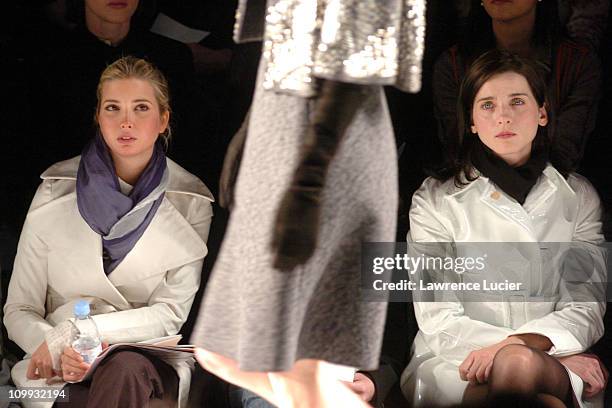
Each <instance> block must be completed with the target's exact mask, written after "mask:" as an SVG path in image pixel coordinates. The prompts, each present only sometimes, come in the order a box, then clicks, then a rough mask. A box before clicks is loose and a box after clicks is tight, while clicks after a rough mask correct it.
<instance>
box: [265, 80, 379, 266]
mask: <svg viewBox="0 0 612 408" xmlns="http://www.w3.org/2000/svg"><path fill="white" fill-rule="evenodd" d="M367 89H368V87H366V86H363V85H355V84H349V83H343V82H337V81H331V80H322V81H321V88H320V91H319V95H318V96H317V99H316V100H315V108H314V114H313V117H312V124H311V126H310V127H309V129H308V131H307V132H306V134H305V135H304V140H303V144H302V149H301V161H300V162H299V164H298V167H297V169H296V170H295V173H294V175H293V179H292V181H291V185H290V186H289V189H288V191H287V192H286V193H285V195H284V197H283V199H282V200H281V203H280V206H279V210H278V214H277V218H276V222H275V225H274V234H273V240H272V248H273V250H274V251H275V252H276V258H275V260H274V267H275V268H277V269H279V270H286V271H290V270H292V269H293V268H294V267H296V266H297V265H300V264H304V263H305V262H306V261H307V260H308V259H309V258H310V257H311V256H312V254H313V252H314V250H315V247H316V243H317V235H318V230H319V225H318V224H319V212H320V209H319V204H320V201H321V193H322V191H323V186H324V184H325V177H326V176H327V170H328V169H329V165H330V163H331V161H332V159H333V157H334V155H335V154H336V151H337V150H338V146H339V145H340V142H341V141H342V138H343V136H344V134H345V131H346V129H347V127H348V126H349V125H350V123H351V122H352V120H353V117H354V115H355V112H357V109H358V108H359V106H360V105H361V102H362V100H363V98H364V96H365V94H366V90H367ZM373 137H374V135H373Z"/></svg>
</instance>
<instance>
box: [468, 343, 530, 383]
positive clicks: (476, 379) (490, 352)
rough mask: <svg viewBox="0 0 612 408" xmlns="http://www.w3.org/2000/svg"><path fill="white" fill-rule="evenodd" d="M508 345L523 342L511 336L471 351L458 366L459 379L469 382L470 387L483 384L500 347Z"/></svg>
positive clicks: (487, 378)
mask: <svg viewBox="0 0 612 408" xmlns="http://www.w3.org/2000/svg"><path fill="white" fill-rule="evenodd" d="M509 344H523V345H524V344H525V342H523V341H522V340H521V339H519V338H517V337H516V336H511V337H508V338H506V339H504V340H502V341H500V342H499V343H496V344H493V345H492V346H488V347H484V348H481V349H480V350H474V351H472V352H471V353H470V354H468V356H467V358H466V359H465V360H463V363H461V365H460V366H459V376H460V377H461V379H462V380H463V381H469V382H470V384H472V385H476V384H485V383H486V382H487V381H488V380H489V374H490V373H491V368H492V367H493V359H494V358H495V355H496V354H497V352H498V351H499V350H501V348H502V347H504V346H507V345H509Z"/></svg>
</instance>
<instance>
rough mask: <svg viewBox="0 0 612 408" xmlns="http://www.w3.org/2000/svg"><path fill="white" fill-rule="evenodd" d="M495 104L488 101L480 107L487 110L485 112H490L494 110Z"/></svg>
mask: <svg viewBox="0 0 612 408" xmlns="http://www.w3.org/2000/svg"><path fill="white" fill-rule="evenodd" d="M493 107H494V106H493V102H491V101H486V102H485V103H483V104H482V105H480V108H481V109H485V110H490V109H493Z"/></svg>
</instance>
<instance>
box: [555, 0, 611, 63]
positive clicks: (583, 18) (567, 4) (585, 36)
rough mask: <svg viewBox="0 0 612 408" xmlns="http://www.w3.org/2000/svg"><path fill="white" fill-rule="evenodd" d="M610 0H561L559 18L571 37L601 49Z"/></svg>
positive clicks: (595, 48) (595, 49) (594, 48)
mask: <svg viewBox="0 0 612 408" xmlns="http://www.w3.org/2000/svg"><path fill="white" fill-rule="evenodd" d="M609 9H610V1H609V0H559V18H560V20H561V24H563V25H564V26H565V29H566V32H567V34H568V35H569V36H570V38H571V39H573V40H576V41H580V42H584V43H586V44H589V45H590V46H591V47H592V48H593V50H594V51H597V50H598V49H599V45H600V44H601V40H602V38H603V36H604V34H605V32H606V27H607V19H608V12H609Z"/></svg>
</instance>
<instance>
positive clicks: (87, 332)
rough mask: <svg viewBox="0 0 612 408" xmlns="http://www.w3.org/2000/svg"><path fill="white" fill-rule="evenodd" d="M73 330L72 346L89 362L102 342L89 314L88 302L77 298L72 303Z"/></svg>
mask: <svg viewBox="0 0 612 408" xmlns="http://www.w3.org/2000/svg"><path fill="white" fill-rule="evenodd" d="M74 326H75V328H76V330H75V331H74V335H73V339H72V348H73V349H75V350H76V352H77V353H79V354H80V355H81V356H83V360H85V362H86V363H87V364H91V363H92V362H93V361H94V360H95V359H96V357H97V356H98V354H100V353H101V352H102V342H101V341H100V334H99V333H98V327H97V326H96V323H95V322H94V321H93V319H92V318H91V316H89V302H87V301H86V300H79V301H78V302H76V304H75V305H74Z"/></svg>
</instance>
